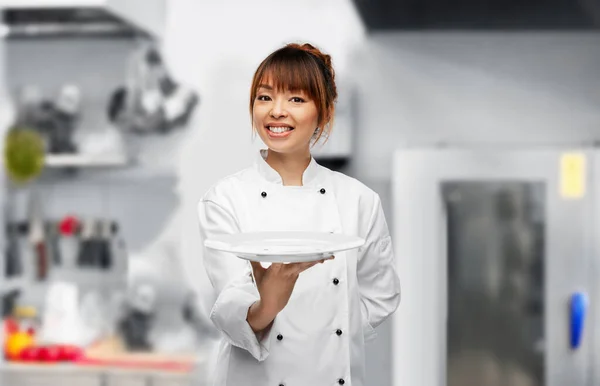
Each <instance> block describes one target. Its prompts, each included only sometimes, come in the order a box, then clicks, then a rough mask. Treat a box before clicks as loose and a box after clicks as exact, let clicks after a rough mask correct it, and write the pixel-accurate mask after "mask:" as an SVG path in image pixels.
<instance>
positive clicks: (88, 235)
mask: <svg viewBox="0 0 600 386" xmlns="http://www.w3.org/2000/svg"><path fill="white" fill-rule="evenodd" d="M94 227H95V222H94V220H93V219H86V220H85V221H84V222H83V223H82V228H81V239H80V241H79V243H80V244H79V253H78V255H77V266H79V267H80V268H83V267H90V266H92V265H93V263H92V261H93V258H94V256H93V254H94V245H93V244H94V239H93V238H94V233H95V229H94Z"/></svg>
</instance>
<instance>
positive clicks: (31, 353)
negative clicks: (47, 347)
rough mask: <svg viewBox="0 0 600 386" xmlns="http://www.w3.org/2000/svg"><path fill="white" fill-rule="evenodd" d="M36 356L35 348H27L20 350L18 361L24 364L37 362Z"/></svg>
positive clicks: (37, 353)
mask: <svg viewBox="0 0 600 386" xmlns="http://www.w3.org/2000/svg"><path fill="white" fill-rule="evenodd" d="M38 355H39V349H38V347H35V346H32V347H27V348H24V349H23V350H21V354H20V358H19V359H21V360H22V361H25V362H34V361H37V360H38Z"/></svg>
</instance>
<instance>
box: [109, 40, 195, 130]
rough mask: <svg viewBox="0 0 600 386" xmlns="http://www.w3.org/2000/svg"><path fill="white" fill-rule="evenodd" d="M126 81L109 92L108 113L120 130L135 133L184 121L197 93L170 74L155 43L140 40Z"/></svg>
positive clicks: (177, 124) (168, 126)
mask: <svg viewBox="0 0 600 386" xmlns="http://www.w3.org/2000/svg"><path fill="white" fill-rule="evenodd" d="M126 79H127V81H126V85H125V86H122V87H119V88H117V89H116V90H115V91H114V93H113V94H112V96H111V98H110V101H109V106H108V112H107V113H108V116H109V119H110V121H111V122H112V123H114V124H117V125H118V126H119V127H121V128H122V129H123V130H126V131H130V132H134V133H137V134H153V133H168V132H169V131H171V130H172V129H174V128H176V127H178V126H181V125H184V124H186V123H187V121H188V119H189V117H190V115H191V114H192V112H193V110H194V108H195V107H196V105H197V104H198V101H199V97H198V95H197V94H196V93H195V92H194V91H193V90H192V89H190V88H188V87H184V86H182V85H179V84H178V83H177V82H176V81H175V80H174V79H173V78H172V77H171V76H170V74H169V71H168V70H167V68H166V66H165V64H164V61H163V59H162V57H161V54H160V52H159V49H158V47H156V46H155V45H154V44H152V43H146V42H145V43H143V44H142V45H140V47H139V48H138V49H137V50H136V51H135V52H134V53H133V54H132V55H131V57H130V60H129V61H128V66H127V70H126Z"/></svg>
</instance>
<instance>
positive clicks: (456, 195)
mask: <svg viewBox="0 0 600 386" xmlns="http://www.w3.org/2000/svg"><path fill="white" fill-rule="evenodd" d="M599 183H600V150H597V149H595V148H593V147H589V148H588V147H577V146H575V147H567V146H565V147H543V146H540V147H536V148H515V147H511V148H508V147H505V148H502V147H492V146H489V147H465V146H463V147H459V146H457V147H431V148H406V149H401V150H398V151H397V152H396V153H395V156H394V172H393V200H394V222H393V227H394V241H395V245H394V246H395V250H396V255H397V258H398V269H399V273H400V275H401V279H402V283H403V299H402V303H401V306H400V308H399V310H398V312H397V314H395V315H394V316H393V320H392V335H393V345H392V351H393V362H392V363H393V366H392V367H393V370H392V371H393V374H392V375H393V379H394V381H393V385H394V386H400V385H412V386H441V385H448V386H459V385H460V386H506V385H510V386H564V385H571V386H576V385H581V386H583V385H597V384H600V374H599V372H600V370H599V369H598V363H600V361H599V360H600V357H599V356H598V354H599V353H600V350H599V349H600V337H599V336H598V333H597V331H598V330H597V328H596V326H597V325H598V322H599V321H600V319H598V316H599V315H598V308H599V307H598V306H599V305H600V303H599V299H598V290H597V286H596V285H595V283H596V282H598V277H600V276H599V273H600V270H599V268H600V264H599V262H600V248H599V244H600V237H598V235H599V234H600V228H599V225H600V224H598V219H600V205H599V204H600V196H599V195H598V189H597V186H598V184H599ZM594 364H596V366H595V367H596V368H594Z"/></svg>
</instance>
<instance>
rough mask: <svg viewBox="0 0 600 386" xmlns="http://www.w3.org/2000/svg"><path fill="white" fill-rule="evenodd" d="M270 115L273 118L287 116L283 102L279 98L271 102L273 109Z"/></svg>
mask: <svg viewBox="0 0 600 386" xmlns="http://www.w3.org/2000/svg"><path fill="white" fill-rule="evenodd" d="M270 114H271V117H273V118H281V117H285V116H287V111H286V110H285V106H284V101H283V100H282V99H281V98H277V99H276V100H274V101H273V107H272V108H271V112H270Z"/></svg>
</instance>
